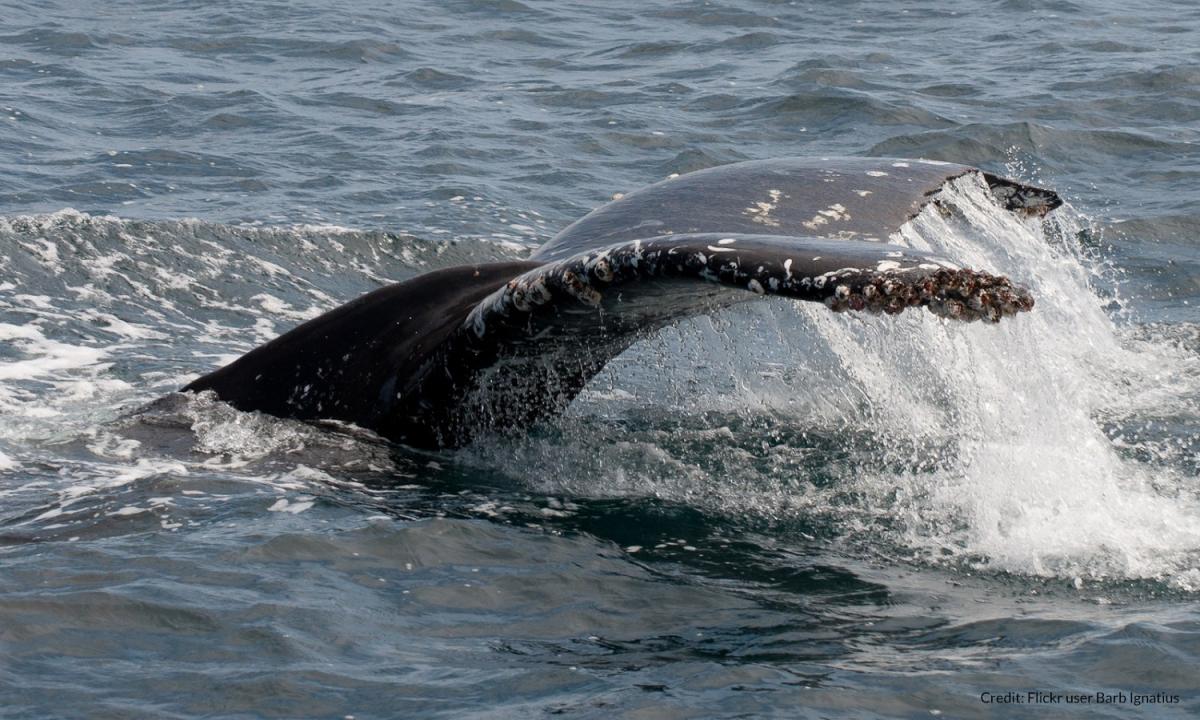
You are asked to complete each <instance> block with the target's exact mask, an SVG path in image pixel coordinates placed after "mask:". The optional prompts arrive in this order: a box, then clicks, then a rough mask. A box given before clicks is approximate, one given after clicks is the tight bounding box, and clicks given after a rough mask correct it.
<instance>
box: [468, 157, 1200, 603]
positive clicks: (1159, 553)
mask: <svg viewBox="0 0 1200 720" xmlns="http://www.w3.org/2000/svg"><path fill="white" fill-rule="evenodd" d="M1085 221H1086V219H1085V218H1082V217H1080V216H1079V215H1078V214H1077V213H1075V212H1074V211H1073V210H1072V209H1071V208H1069V207H1065V208H1062V209H1060V210H1059V211H1057V212H1056V213H1054V215H1053V217H1052V218H1049V219H1047V220H1045V221H1040V220H1034V219H1022V218H1019V217H1017V216H1014V215H1013V214H1011V213H1008V212H1005V211H1002V210H1000V209H999V208H998V207H997V206H996V205H995V203H994V202H993V201H992V199H991V197H990V195H989V193H988V192H987V188H986V186H985V185H984V183H983V182H982V180H981V179H980V178H979V176H977V175H974V174H972V175H968V176H965V177H963V178H960V179H958V180H956V181H954V182H953V183H952V184H951V185H950V186H949V187H947V188H946V189H945V190H944V191H943V192H942V193H941V194H940V196H939V202H938V203H936V204H931V205H929V206H928V207H927V208H926V209H925V210H924V211H923V212H922V213H921V214H920V215H919V216H918V217H917V218H915V219H914V220H913V221H912V222H910V223H908V224H907V225H905V226H904V228H902V231H901V232H900V233H899V234H898V235H897V236H895V237H893V238H892V241H893V242H896V243H900V244H904V245H908V246H911V247H914V248H917V249H921V250H928V251H932V252H935V253H938V254H942V255H945V256H947V257H951V258H955V259H956V260H958V261H960V262H961V263H963V264H964V265H965V266H968V267H973V268H982V269H987V270H991V271H996V272H1001V273H1004V274H1007V275H1009V276H1010V277H1012V278H1013V279H1014V280H1015V281H1016V282H1019V283H1022V284H1026V285H1027V286H1029V287H1030V289H1031V290H1032V291H1033V293H1034V295H1035V297H1036V298H1037V303H1038V304H1037V307H1036V308H1035V309H1034V311H1033V312H1032V313H1029V314H1027V315H1022V316H1021V317H1018V318H1016V319H1015V320H1014V321H1010V322H1005V323H1001V324H1000V325H998V326H987V325H983V324H972V325H964V324H961V323H948V322H946V321H943V320H940V319H938V318H936V317H934V316H933V315H931V314H929V313H916V312H913V313H906V314H904V315H903V316H900V317H895V318H879V317H869V316H865V315H862V314H853V313H851V314H844V315H834V314H832V313H829V312H828V311H827V310H825V309H824V308H822V307H819V306H816V305H813V304H807V303H788V302H782V301H775V302H771V303H755V304H752V305H750V306H743V307H741V308H738V309H735V310H733V311H730V312H729V313H726V314H723V315H722V316H719V317H717V318H715V319H707V318H705V319H699V320H696V321H693V322H690V323H686V324H684V325H683V326H681V327H680V328H677V329H673V330H670V331H668V332H666V333H663V334H662V335H661V336H660V337H658V338H655V339H653V340H650V341H647V342H645V343H642V344H641V345H639V346H638V347H636V348H634V349H633V350H631V351H630V352H629V353H626V355H625V356H623V357H622V358H621V359H619V360H618V361H617V362H616V363H614V364H613V365H612V366H611V367H610V369H609V370H608V371H607V372H606V373H605V374H604V375H602V376H601V378H598V379H597V381H596V382H594V383H593V384H592V386H591V388H590V390H589V392H588V393H586V394H585V395H584V397H583V398H582V401H581V402H577V403H576V407H575V408H573V412H572V413H571V416H570V417H569V418H568V419H566V420H565V421H564V422H563V423H562V424H561V426H560V427H562V428H564V429H565V430H564V432H565V435H566V437H565V438H562V439H558V438H535V439H532V440H529V441H525V442H521V443H517V444H516V445H515V446H513V445H506V444H499V445H498V444H491V445H488V446H486V447H484V448H477V449H476V450H474V451H472V452H473V453H474V454H475V455H476V457H477V458H478V460H479V461H480V462H487V463H494V462H497V461H499V462H500V463H501V464H504V465H507V466H509V467H512V468H516V467H519V468H520V471H519V472H520V473H521V474H522V475H523V476H526V477H531V478H534V480H533V481H534V482H535V483H537V482H540V483H541V484H543V485H544V486H546V487H547V488H548V489H557V490H560V491H561V490H564V489H565V490H567V491H570V492H577V493H581V494H585V495H586V494H590V495H627V494H650V495H655V496H659V497H667V498H671V499H673V500H677V501H683V502H688V503H698V504H701V505H703V506H706V507H708V508H710V509H713V510H716V511H718V512H727V513H731V514H735V515H744V514H746V513H752V514H757V515H760V516H763V515H765V516H768V517H771V518H776V519H778V518H781V517H782V518H787V517H792V518H801V519H810V520H811V519H812V518H814V517H819V518H823V519H825V520H827V521H831V522H834V523H836V524H837V525H838V528H839V529H838V534H840V535H843V536H845V537H855V538H858V539H859V540H858V541H859V542H862V543H870V544H871V545H872V546H875V547H877V546H878V545H880V544H888V545H891V546H892V547H893V548H894V550H895V552H894V553H893V554H894V555H898V556H899V557H906V558H913V559H916V560H918V561H921V562H933V563H944V562H951V563H955V564H966V565H968V566H970V567H974V568H978V569H988V570H992V571H1007V572H1014V573H1020V574H1031V575H1038V576H1058V577H1066V578H1074V579H1077V581H1078V582H1081V581H1082V579H1084V578H1087V579H1130V578H1154V579H1159V580H1164V581H1167V582H1169V583H1170V584H1172V585H1174V586H1175V587H1178V588H1180V589H1184V590H1193V591H1194V590H1200V570H1198V569H1197V567H1198V565H1200V499H1198V494H1200V488H1197V486H1196V483H1195V477H1194V474H1190V473H1188V471H1187V469H1186V466H1187V462H1188V458H1189V457H1191V456H1192V455H1194V454H1195V448H1193V447H1191V443H1190V442H1189V441H1188V440H1186V439H1181V438H1175V440H1174V442H1167V443H1158V444H1154V445H1150V444H1141V445H1139V444H1138V443H1137V442H1136V441H1132V442H1130V441H1128V440H1124V441H1122V440H1120V439H1118V440H1116V441H1115V440H1114V438H1121V437H1122V432H1123V431H1122V428H1123V427H1124V426H1126V425H1128V424H1130V423H1136V422H1143V421H1144V419H1145V417H1146V416H1147V415H1151V416H1155V415H1159V414H1162V413H1163V412H1164V410H1165V406H1166V405H1168V404H1171V403H1179V402H1180V399H1181V398H1186V397H1189V396H1190V397H1195V395H1196V394H1197V392H1198V389H1200V360H1198V359H1197V358H1196V357H1195V355H1194V353H1189V352H1187V351H1185V350H1184V349H1182V348H1180V347H1179V346H1178V345H1177V344H1176V343H1174V342H1172V341H1171V337H1170V336H1169V332H1170V331H1169V330H1168V331H1167V332H1168V336H1167V337H1155V338H1152V339H1146V338H1139V337H1138V333H1139V332H1141V329H1139V328H1137V327H1136V326H1132V325H1119V324H1117V323H1116V322H1115V321H1114V320H1113V319H1112V318H1110V316H1109V314H1108V312H1106V310H1105V308H1104V304H1105V302H1106V301H1105V300H1103V299H1101V297H1100V295H1099V291H1098V290H1096V289H1094V286H1095V287H1099V286H1100V285H1102V283H1103V282H1104V281H1105V278H1104V277H1102V275H1101V273H1100V271H1098V270H1096V269H1095V268H1094V263H1092V262H1091V261H1089V260H1088V259H1087V258H1086V257H1085V256H1084V254H1083V252H1082V251H1081V250H1080V249H1079V248H1078V247H1077V246H1076V245H1075V244H1074V240H1073V239H1074V238H1075V237H1076V236H1077V235H1078V234H1079V233H1080V232H1081V231H1082V230H1083V229H1084V228H1085ZM1043 223H1044V224H1043ZM664 370H666V373H665V374H666V375H667V376H669V377H668V381H667V382H665V383H664V382H663V376H664ZM606 386H607V387H606ZM630 386H632V388H630ZM1168 386H1169V387H1170V389H1169V390H1164V387H1168ZM623 388H630V389H628V390H626V389H623ZM635 398H636V399H637V400H635ZM1183 402H1186V400H1183ZM647 404H652V405H653V406H654V407H658V408H661V407H670V408H672V409H671V411H670V412H666V411H662V410H658V411H654V410H651V411H647V410H645V408H646V406H647ZM731 410H732V411H733V412H732V417H731V414H730V411H731ZM697 413H699V414H701V415H702V416H703V417H704V418H705V419H706V420H707V421H708V422H715V423H717V424H718V427H717V428H716V429H713V428H712V426H711V425H708V426H707V429H703V428H705V422H704V421H699V422H689V421H688V420H686V418H687V417H695V416H696V415H697ZM597 414H599V415H602V416H603V417H604V420H605V421H612V420H613V419H614V418H617V419H621V418H624V420H623V422H622V424H621V425H620V426H619V429H618V430H614V431H608V432H606V431H604V430H603V429H601V430H600V431H599V432H597V427H596V426H597V425H599V424H600V423H596V422H594V418H595V416H596V415H597ZM764 415H766V416H767V418H768V419H767V420H764V419H763V416H764ZM647 416H650V419H649V423H648V424H647V423H645V422H641V421H642V420H645V419H646V417H647ZM756 417H757V420H756V419H755V418H756ZM589 418H592V420H589ZM631 418H633V419H631ZM1139 418H1140V419H1139ZM721 422H725V423H726V425H725V426H720V423H721ZM573 423H580V424H581V425H582V427H574V426H573ZM732 425H737V429H736V431H733V430H730V427H729V426H732ZM664 426H667V427H669V429H664ZM618 434H619V435H618ZM1128 434H1129V433H1128V432H1125V435H1128ZM597 437H598V438H599V439H597ZM598 445H602V446H603V447H602V448H598ZM698 448H707V451H704V450H703V449H701V450H699V451H698ZM565 468H571V472H564V469H565ZM537 478H543V479H542V480H537ZM575 478H578V479H575ZM597 478H599V479H597Z"/></svg>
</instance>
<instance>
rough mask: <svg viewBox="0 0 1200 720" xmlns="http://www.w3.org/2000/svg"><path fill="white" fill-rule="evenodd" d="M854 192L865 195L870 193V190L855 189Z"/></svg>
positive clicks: (861, 195) (860, 195)
mask: <svg viewBox="0 0 1200 720" xmlns="http://www.w3.org/2000/svg"><path fill="white" fill-rule="evenodd" d="M854 192H856V193H858V196H859V197H866V196H868V195H870V194H871V191H870V190H855V191H854Z"/></svg>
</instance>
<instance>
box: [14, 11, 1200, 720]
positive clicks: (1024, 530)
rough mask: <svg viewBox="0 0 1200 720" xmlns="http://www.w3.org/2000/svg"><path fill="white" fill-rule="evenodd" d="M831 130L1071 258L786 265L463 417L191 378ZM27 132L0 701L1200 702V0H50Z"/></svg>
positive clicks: (980, 217) (24, 101) (300, 712)
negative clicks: (386, 411) (522, 417)
mask: <svg viewBox="0 0 1200 720" xmlns="http://www.w3.org/2000/svg"><path fill="white" fill-rule="evenodd" d="M788 155H869V156H888V157H925V158H932V159H939V160H947V161H954V162H962V163H968V164H973V165H976V166H979V167H982V168H984V169H987V170H989V171H993V172H997V173H1002V174H1007V175H1010V176H1013V177H1017V178H1020V179H1023V180H1026V181H1032V182H1036V183H1039V184H1042V185H1045V186H1048V187H1052V188H1054V189H1056V190H1057V191H1059V192H1060V193H1061V194H1062V196H1063V197H1064V198H1065V199H1066V200H1067V201H1068V203H1069V204H1068V206H1067V207H1064V208H1062V209H1061V210H1059V211H1057V212H1056V213H1055V214H1054V216H1053V217H1052V219H1051V220H1049V221H1048V222H1046V223H1044V224H1042V223H1038V222H1033V221H1025V220H1020V219H1018V218H1014V217H1011V216H1008V215H1007V214H1005V213H1002V212H999V211H997V210H996V209H995V208H994V207H993V206H992V205H990V203H989V202H988V201H987V199H986V196H985V195H984V194H983V193H982V192H981V190H980V188H979V187H978V186H977V185H975V184H973V183H972V182H971V180H970V179H969V178H966V179H963V180H961V181H958V182H956V183H955V185H954V186H953V187H951V188H949V189H947V191H946V193H945V200H946V202H947V204H948V205H950V206H953V208H954V212H953V213H951V214H950V215H948V216H946V215H943V214H939V213H928V214H923V215H921V216H920V217H918V218H917V219H916V220H914V221H913V222H912V223H910V224H909V225H908V226H907V227H905V228H904V230H903V232H902V233H901V234H900V235H898V236H897V237H896V238H895V241H896V242H900V243H904V244H908V245H911V246H914V247H919V248H925V249H933V250H938V251H941V252H943V253H945V254H948V255H950V256H951V257H955V258H957V259H959V260H961V261H963V262H964V263H966V264H969V265H973V266H979V267H986V268H988V269H992V270H996V271H998V272H1003V273H1006V274H1009V275H1011V276H1012V277H1013V278H1014V279H1016V280H1017V281H1019V282H1022V283H1024V284H1026V285H1028V286H1029V287H1030V288H1031V289H1032V290H1033V291H1034V293H1035V294H1036V296H1037V298H1038V305H1037V307H1036V309H1035V310H1034V312H1032V313H1030V314H1028V315H1023V316H1021V317H1020V318H1017V319H1016V320H1015V321H1013V322H1008V323H1003V324H1001V325H1000V326H996V327H982V326H979V325H947V324H945V323H943V322H942V321H939V320H937V319H936V318H934V317H933V316H931V315H929V314H927V313H923V314H917V313H906V314H905V315H903V316H900V317H898V318H873V317H865V318H864V317H858V316H854V315H833V314H831V313H828V312H827V311H825V310H824V308H822V307H819V306H805V305H798V304H795V303H790V302H779V301H772V302H761V303H752V304H750V305H747V306H744V307H741V308H738V309H736V310H733V311H729V312H725V313H722V314H720V315H718V316H716V317H714V318H711V319H700V320H696V321H692V322H688V323H684V324H682V325H680V326H678V327H674V328H670V329H668V330H666V331H664V332H663V333H662V334H661V335H659V336H657V337H655V338H652V339H649V340H647V341H645V342H643V343H640V344H639V345H637V346H635V347H634V348H632V349H631V350H630V352H628V353H627V354H626V355H624V356H622V357H621V358H619V359H618V360H617V361H616V362H614V363H613V364H612V365H611V366H610V367H609V368H607V369H606V370H605V372H604V373H603V374H602V375H601V376H600V377H598V378H597V379H596V381H595V382H593V383H592V385H591V386H589V388H588V389H587V390H586V391H585V393H584V394H583V395H582V396H581V397H580V398H579V399H578V400H577V401H576V402H575V403H574V404H573V405H572V407H571V409H570V411H569V412H568V413H567V415H566V416H565V417H563V418H561V419H559V420H556V421H554V422H548V423H544V424H542V425H539V426H538V427H536V428H534V429H533V430H532V431H531V432H530V433H528V434H527V435H523V436H515V437H514V436H497V437H489V438H485V439H483V440H481V441H480V442H478V443H476V444H475V445H473V446H471V447H468V448H466V449H463V450H459V451H454V452H449V451H447V452H424V451H415V450H412V449H408V448H404V447H397V446H394V445H390V444H389V443H387V442H384V441H382V440H380V439H379V438H377V437H375V436H373V435H372V434H370V433H368V432H364V431H361V430H358V429H356V428H353V427H349V426H345V425H335V424H324V425H309V424H304V423H299V422H293V421H287V420H280V419H275V418H271V417H265V416H260V415H256V414H248V413H241V412H237V411H235V410H233V409H231V408H229V407H228V406H225V405H222V404H220V403H219V402H216V401H214V400H212V399H210V398H204V397H199V398H196V397H184V396H178V395H174V396H171V395H170V393H171V392H172V391H173V390H175V389H177V388H179V387H180V386H182V385H183V384H184V383H186V382H187V381H188V380H190V379H192V378H195V377H197V376H198V375H200V374H203V373H205V372H208V371H209V370H211V369H214V368H216V367H217V366H219V365H221V364H222V363H224V362H227V361H228V360H231V359H233V358H234V357H236V356H238V355H239V354H241V353H242V352H244V351H246V350H248V349H250V348H252V347H254V346H256V345H257V344H260V343H261V342H264V341H265V340H268V339H270V338H271V337H273V336H275V335H276V334H278V333H280V332H282V331H284V330H286V329H288V328H290V327H292V326H294V325H295V324H297V323H299V322H301V321H303V320H305V319H307V318H311V317H314V316H315V315H317V314H319V313H321V312H322V311H324V310H327V309H329V308H332V307H335V306H337V305H338V304H340V303H342V302H345V301H347V300H349V299H351V298H353V297H356V296H357V295H359V294H361V293H363V292H366V291H368V290H370V289H373V288H376V287H378V286H380V285H381V284H385V283H388V282H393V281H398V280H402V279H405V278H409V277H413V276H415V275H417V274H419V273H423V272H427V271H429V270H431V269H435V268H439V267H446V266H451V265H455V264H461V263H467V262H480V261H489V260H506V259H514V258H520V257H523V256H525V255H527V254H528V253H529V252H531V251H532V249H533V248H536V247H537V246H538V245H540V244H541V243H543V242H545V241H546V240H547V239H549V238H550V237H551V236H552V235H553V234H554V233H555V232H556V231H557V230H558V229H560V228H562V227H564V226H566V225H567V224H568V223H570V222H571V221H573V220H574V219H576V218H578V217H579V216H581V215H583V214H584V213H586V212H587V211H589V210H590V209H592V208H594V207H596V206H598V205H600V204H602V203H603V202H605V201H607V200H608V199H610V198H611V197H612V196H613V194H614V193H619V192H628V191H631V190H635V189H637V188H639V187H641V186H643V185H646V184H649V183H651V182H654V181H657V180H660V179H662V178H664V177H666V176H668V175H670V174H672V173H683V172H687V171H691V170H696V169H701V168H705V167H709V166H713V165H719V164H723V163H727V162H734V161H739V160H744V159H752V158H770V157H781V156H788ZM0 177H3V178H4V182H2V183H0V717H5V718H10V717H11V718H47V717H64V718H68V717H69V718H76V717H96V718H192V717H221V718H225V717H231V718H232V717H238V718H276V717H278V718H299V717H305V718H307V717H320V718H347V717H351V716H352V717H353V718H357V719H360V720H361V719H364V718H393V717H404V718H418V717H419V718H425V717H430V718H434V717H441V718H463V717H481V718H482V717H486V718H493V717H495V718H506V717H513V718H517V717H519V718H526V717H540V716H546V715H562V716H567V717H581V718H592V717H595V718H612V717H622V718H635V717H636V718H684V717H697V718H700V717H703V718H708V717H787V718H926V717H939V716H940V717H953V718H982V717H995V716H1001V717H1014V718H1042V717H1072V718H1075V717H1078V718H1092V717H1095V718H1109V717H1111V718H1117V717H1120V718H1125V717H1148V718H1174V717H1180V718H1182V717H1195V716H1196V715H1197V714H1200V477H1198V476H1200V239H1198V235H1200V8H1198V7H1197V6H1196V5H1195V4H1193V3H1187V2H1162V3H1155V4H1153V5H1151V6H1147V7H1137V8H1134V7H1133V6H1131V5H1130V4H1128V3H1118V2H1111V1H1109V0H1098V1H1097V2H1088V3H1083V2H1079V3H1073V2H1065V1H1059V2H1049V3H1041V2H1026V1H1024V0H1005V1H1003V2H964V3H952V4H947V5H944V6H937V7H934V6H931V5H929V4H928V3H916V2H839V3H826V2H785V1H782V0H780V1H772V0H760V1H753V0H745V1H741V2H735V1H733V0H722V1H719V2H718V1H713V2H681V3H646V2H637V3H634V2H627V1H626V0H617V1H614V2H606V3H554V2H542V1H540V0H450V1H448V2H440V3H434V2H428V3H426V2H397V3H385V2H380V1H374V2H371V1H364V2H346V1H344V0H334V1H333V2H321V3H318V2H308V1H298V2H287V3H284V2H267V1H265V0H264V1H262V2H254V3H234V2H199V1H198V0H158V1H156V2H132V1H130V0H110V1H109V2H105V3H100V2H86V1H80V2H69V1H67V0H59V1H58V2H53V1H47V2H41V3H31V2H13V1H12V0H0ZM162 396H170V399H169V401H168V402H166V403H162V404H160V405H157V406H156V407H155V409H154V410H153V411H151V412H148V413H138V412H136V411H137V410H138V409H139V408H141V407H143V406H144V405H145V404H146V403H148V402H149V401H151V400H154V399H156V398H159V397H162ZM1037 692H1041V693H1044V694H1043V695H1040V696H1039V695H1036V694H1035V693H1037ZM1097 693H1101V695H1097ZM1006 694H1009V695H1006ZM1082 699H1086V700H1088V701H1089V702H1086V703H1084V702H1078V701H1079V700H1082Z"/></svg>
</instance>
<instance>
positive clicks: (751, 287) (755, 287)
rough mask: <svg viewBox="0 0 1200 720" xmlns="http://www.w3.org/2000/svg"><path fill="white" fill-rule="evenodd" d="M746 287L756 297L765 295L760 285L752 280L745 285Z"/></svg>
mask: <svg viewBox="0 0 1200 720" xmlns="http://www.w3.org/2000/svg"><path fill="white" fill-rule="evenodd" d="M746 287H747V288H748V289H749V290H750V292H752V293H756V294H758V295H765V294H766V293H767V291H766V290H765V289H763V286H762V283H760V282H759V281H758V280H755V279H754V278H750V282H748V283H746Z"/></svg>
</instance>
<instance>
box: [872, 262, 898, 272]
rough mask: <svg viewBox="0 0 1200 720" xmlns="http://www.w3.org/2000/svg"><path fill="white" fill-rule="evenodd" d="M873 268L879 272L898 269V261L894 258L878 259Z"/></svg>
mask: <svg viewBox="0 0 1200 720" xmlns="http://www.w3.org/2000/svg"><path fill="white" fill-rule="evenodd" d="M875 269H876V270H878V271H879V272H885V271H887V270H898V269H900V263H898V262H896V261H895V260H880V261H879V263H878V264H877V265H876V266H875Z"/></svg>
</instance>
